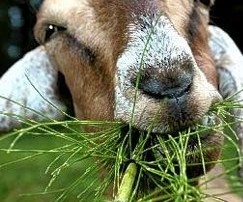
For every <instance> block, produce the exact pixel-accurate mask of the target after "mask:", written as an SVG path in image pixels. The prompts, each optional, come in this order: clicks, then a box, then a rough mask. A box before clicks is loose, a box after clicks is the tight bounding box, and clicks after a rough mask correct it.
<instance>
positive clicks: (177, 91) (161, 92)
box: [138, 72, 192, 99]
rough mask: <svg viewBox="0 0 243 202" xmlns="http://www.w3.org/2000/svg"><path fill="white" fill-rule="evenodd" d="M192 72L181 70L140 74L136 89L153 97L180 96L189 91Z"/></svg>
mask: <svg viewBox="0 0 243 202" xmlns="http://www.w3.org/2000/svg"><path fill="white" fill-rule="evenodd" d="M191 84H192V74H191V73H188V72H181V73H180V74H179V75H178V74H173V75H163V76H161V75H158V74H146V75H144V76H141V78H140V81H139V85H138V89H139V90H141V91H142V92H143V93H144V94H146V95H148V96H150V97H153V98H155V99H163V98H166V97H167V98H175V97H181V96H182V95H184V94H186V93H187V92H188V91H190V88H191Z"/></svg>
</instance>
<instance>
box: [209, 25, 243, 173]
mask: <svg viewBox="0 0 243 202" xmlns="http://www.w3.org/2000/svg"><path fill="white" fill-rule="evenodd" d="M209 33H210V41H209V45H210V48H211V52H212V55H213V58H214V61H215V64H216V68H217V72H218V76H219V91H220V94H221V95H222V97H223V98H225V99H226V98H230V100H233V101H235V102H237V103H239V104H241V105H242V106H243V55H242V53H241V51H240V50H239V48H238V47H237V46H236V44H235V42H234V41H233V40H232V39H231V38H230V36H229V35H228V34H227V33H226V32H224V31H223V30H222V29H220V28H218V27H215V26H209ZM233 115H234V119H235V121H236V122H237V124H235V126H234V127H235V128H234V129H235V132H236V134H237V135H238V138H239V146H240V151H241V155H243V109H241V108H235V109H234V110H233ZM240 166H241V167H240V173H239V174H240V176H241V177H243V163H241V165H240Z"/></svg>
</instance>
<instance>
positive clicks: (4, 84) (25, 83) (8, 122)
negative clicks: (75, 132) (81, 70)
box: [0, 47, 66, 132]
mask: <svg viewBox="0 0 243 202" xmlns="http://www.w3.org/2000/svg"><path fill="white" fill-rule="evenodd" d="M35 88H36V89H37V90H38V91H39V92H37V91H36V89H35ZM39 93H40V94H41V95H42V96H43V97H42V96H41V95H40V94H39ZM5 98H6V99H5ZM45 99H46V100H45ZM10 100H13V101H14V102H11V101H10ZM47 100H48V101H47ZM15 102H16V103H19V104H16V103H15ZM48 102H50V103H52V104H53V105H54V106H56V107H58V108H59V109H61V110H64V111H65V110H66V108H65V106H64V104H63V103H62V102H61V101H60V100H59V95H58V92H57V71H56V70H55V69H53V67H52V65H51V63H50V61H49V59H48V56H47V54H46V52H45V50H44V47H38V48H36V49H35V50H32V51H31V52H29V53H27V54H26V55H25V56H24V57H23V58H22V59H21V60H19V61H18V62H17V63H15V64H14V65H13V66H12V67H11V68H10V69H9V70H8V71H7V72H6V73H5V74H4V75H3V76H2V78H1V79H0V132H1V131H7V130H9V129H12V128H15V127H17V126H19V125H20V122H19V121H18V118H17V117H16V116H14V117H15V118H10V116H5V115H3V113H9V114H14V115H17V116H20V117H22V118H23V119H33V120H37V121H41V120H45V119H48V118H51V119H62V118H63V117H64V115H63V114H62V113H61V112H60V111H58V110H57V109H55V108H54V107H53V106H52V105H51V104H50V103H48ZM27 108H30V109H33V110H29V109H27ZM34 110H35V111H37V112H38V113H40V114H43V116H41V115H38V114H37V113H36V112H34Z"/></svg>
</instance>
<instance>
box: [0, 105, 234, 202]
mask: <svg viewBox="0 0 243 202" xmlns="http://www.w3.org/2000/svg"><path fill="white" fill-rule="evenodd" d="M232 106H234V107H239V106H238V105H237V106H236V105H235V104H233V103H232V104H231V103H221V104H217V105H215V107H214V109H213V110H214V111H213V113H214V114H216V115H217V116H219V117H222V120H223V121H222V123H221V125H219V126H218V125H210V126H203V125H197V126H195V127H193V129H190V128H189V129H186V130H185V131H183V132H179V131H178V132H176V133H175V134H166V135H165V134H154V133H151V132H150V131H146V132H145V131H139V130H137V129H134V128H132V129H131V128H130V127H127V126H126V125H124V124H122V123H120V122H103V121H101V122H98V121H78V120H76V119H72V120H69V121H54V120H53V121H51V122H48V123H37V122H34V121H31V120H27V121H26V120H24V119H21V117H19V119H20V120H22V121H24V122H25V124H26V127H25V128H23V129H19V130H15V131H13V132H12V133H10V134H8V135H6V136H2V137H1V139H0V146H1V147H0V148H1V149H0V151H1V152H2V155H1V157H2V160H1V163H0V169H2V170H3V169H5V168H7V169H9V168H10V167H11V165H15V164H16V163H18V164H16V165H17V166H16V167H19V165H21V164H26V163H27V164H29V163H30V164H31V161H33V160H34V159H37V158H41V157H42V158H46V157H47V156H48V160H47V161H46V163H44V164H43V165H42V164H41V165H40V166H42V168H43V167H44V169H45V171H44V173H45V177H46V181H45V185H43V187H41V188H43V189H42V190H41V191H40V188H39V189H38V191H37V192H39V193H36V194H27V195H25V197H26V196H29V197H30V196H31V198H32V197H37V198H41V197H47V198H48V200H50V199H51V200H56V201H65V200H72V199H73V198H75V200H76V199H77V198H78V200H86V201H87V200H88V201H102V200H103V199H102V198H103V194H104V192H105V190H106V188H107V187H109V190H110V191H111V192H114V197H115V195H116V193H117V190H120V188H121V187H120V185H121V181H122V178H123V174H124V172H125V173H126V170H127V166H128V165H130V164H133V165H135V169H134V170H135V171H136V172H135V177H134V183H133V185H132V186H131V187H132V188H131V190H130V193H128V196H127V198H128V201H133V200H136V201H149V200H152V201H163V200H164V201H169V200H170V201H171V200H172V201H192V200H194V201H201V200H203V198H205V197H206V195H204V194H203V192H202V191H201V190H200V189H198V187H194V186H192V185H193V180H194V179H189V178H188V173H187V166H188V155H189V156H190V155H198V157H199V158H200V160H201V163H200V165H201V168H202V172H206V167H207V165H208V163H210V162H206V161H205V159H204V158H205V157H204V155H203V147H202V141H203V139H204V138H206V137H207V135H209V134H210V133H211V132H212V131H213V132H219V130H221V128H222V127H224V126H228V127H229V128H230V129H231V124H230V123H228V122H226V121H225V118H226V115H230V114H229V113H228V112H226V110H225V109H226V108H227V109H229V108H230V107H232ZM232 108H233V107H232ZM85 126H89V127H93V128H100V127H103V130H102V131H100V132H95V133H87V132H82V131H80V128H82V127H85ZM223 135H224V136H225V138H226V139H227V140H228V142H230V143H231V145H232V146H231V147H234V149H235V150H237V151H239V149H238V147H237V145H236V144H235V143H234V141H233V140H232V138H230V137H229V136H228V135H226V134H223ZM199 139H201V140H199ZM41 142H42V143H41ZM190 147H191V148H197V153H196V152H194V153H193V152H191V153H190V152H189V153H188V148H190ZM5 155H6V158H4V156H5ZM238 155H239V154H238ZM237 158H238V157H235V158H234V159H237ZM30 160H31V161H30ZM223 161H224V162H227V161H233V159H232V158H231V159H230V158H229V159H225V160H223ZM25 162H26V163H25ZM211 163H212V162H211ZM191 166H197V164H196V163H195V165H193V163H191ZM104 169H107V172H104ZM69 170H70V171H71V172H72V174H68V175H66V177H65V173H68V172H69ZM73 170H75V172H73ZM97 173H103V175H102V176H100V175H99V174H97ZM63 181H64V182H65V183H61V182H63ZM34 183H37V184H39V183H38V179H37V180H36V182H34ZM144 185H146V187H148V189H146V190H145V189H144V187H145V186H144ZM18 187H19V186H18ZM27 192H29V191H27ZM30 192H31V190H30ZM35 192H36V191H35ZM23 193H26V189H24V190H22V192H21V194H23ZM15 195H16V194H15ZM116 197H119V196H116ZM75 200H74V201H75Z"/></svg>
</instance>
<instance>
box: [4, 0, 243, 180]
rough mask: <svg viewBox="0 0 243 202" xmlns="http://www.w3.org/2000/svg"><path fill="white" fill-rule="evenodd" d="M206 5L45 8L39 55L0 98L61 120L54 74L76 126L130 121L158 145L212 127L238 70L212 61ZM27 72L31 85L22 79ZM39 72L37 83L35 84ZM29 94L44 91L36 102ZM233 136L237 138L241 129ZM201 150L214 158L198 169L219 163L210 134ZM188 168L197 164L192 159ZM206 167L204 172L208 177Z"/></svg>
mask: <svg viewBox="0 0 243 202" xmlns="http://www.w3.org/2000/svg"><path fill="white" fill-rule="evenodd" d="M212 4H213V1H199V0H198V1H197V0H196V1H189V0H173V1H165V0H132V1H130V0H120V1H117V0H97V1H96V0H83V1H79V0H45V1H44V3H43V5H42V7H41V9H40V12H39V13H38V20H37V23H36V26H35V37H36V39H37V41H38V42H39V43H40V44H41V45H42V46H41V47H39V48H37V49H36V50H33V51H32V52H31V53H29V54H27V55H26V56H25V57H24V59H23V60H22V61H20V62H19V63H17V64H16V65H15V66H13V67H12V68H11V69H10V70H9V71H8V72H7V73H6V74H5V75H4V76H3V77H2V78H1V81H0V82H1V83H2V84H3V85H2V86H0V93H1V96H2V97H7V98H11V99H12V100H15V101H16V98H17V101H19V102H20V103H23V105H24V106H27V107H29V108H34V109H35V110H36V111H38V112H40V113H45V114H48V115H50V117H51V118H56V119H59V118H63V116H62V114H60V113H58V112H55V110H54V108H53V106H50V105H48V104H47V103H45V102H44V101H43V99H42V96H44V97H46V98H47V99H50V100H51V102H52V103H54V105H56V106H58V107H60V108H62V109H63V110H65V106H64V104H63V102H62V101H61V97H60V95H59V94H58V89H57V85H56V81H57V72H61V73H62V74H63V75H64V77H65V81H66V84H67V86H68V88H69V90H70V93H71V96H72V102H73V106H74V110H75V116H76V117H77V118H78V119H81V120H111V121H113V120H119V121H122V122H124V123H127V124H130V122H131V116H133V117H132V119H133V122H132V125H133V127H135V128H137V129H139V130H142V131H148V130H150V127H151V125H152V127H153V128H152V132H153V133H156V134H161V135H162V136H166V135H167V134H169V133H173V134H176V133H178V131H180V130H184V129H186V128H189V127H192V126H193V125H195V124H196V123H198V122H200V123H203V124H206V125H207V124H209V125H210V124H213V122H214V121H215V120H217V119H216V117H214V116H208V114H207V112H208V110H209V108H210V107H211V106H212V104H214V103H216V102H220V101H221V100H222V97H223V98H226V97H228V96H230V95H232V94H233V93H234V92H236V91H237V90H239V89H240V88H241V87H242V82H241V80H240V79H238V77H237V76H239V77H240V75H233V76H231V74H229V72H237V71H238V68H239V66H238V64H239V63H236V65H235V66H234V65H232V64H233V63H234V62H235V61H234V56H232V55H230V53H229V52H227V51H225V55H226V56H230V58H232V60H230V63H228V64H229V66H225V65H224V63H223V62H224V59H222V58H219V57H221V56H222V55H223V53H222V52H219V51H218V50H219V49H220V48H218V49H217V48H216V49H215V46H214V45H215V44H217V42H215V41H214V39H215V38H217V33H216V34H215V33H214V31H215V29H216V28H211V29H209V30H208V9H209V7H210V6H211V5H212ZM178 11H179V12H178ZM209 32H210V33H211V34H212V35H211V39H212V40H211V41H209V36H210V35H209V34H208V33H209ZM220 34H221V35H222V33H221V32H220ZM227 40H228V39H227ZM210 43H211V44H210ZM223 49H224V48H223ZM225 49H227V48H225ZM225 49H224V50H225ZM237 50H238V49H237ZM212 53H213V54H212ZM239 58H241V62H242V56H241V55H240V57H239ZM227 59H229V58H227ZM32 61H33V63H32ZM214 61H216V65H217V66H216V65H215V63H214ZM237 62H238V61H237ZM240 64H242V63H240ZM231 66H233V67H234V68H233V69H232V70H231V69H229V68H228V67H231ZM217 67H218V68H217ZM26 70H27V75H28V74H29V75H30V76H28V78H23V75H24V74H25V73H23V72H25V71H26ZM16 71H19V73H16ZM37 71H38V72H40V73H39V74H38V75H39V77H38V78H35V79H34V80H32V76H34V77H35V74H36V72H37ZM38 72H37V73H38ZM14 77H15V78H14ZM236 77H237V79H235V78H236ZM28 80H30V81H31V84H27V83H28ZM228 81H232V82H231V83H229V82H228ZM234 82H236V84H237V85H236V84H235V85H233V86H232V85H231V84H232V83H234ZM16 83H18V84H17V86H19V87H20V90H18V91H16V90H15V89H16V85H15V84H16ZM42 84H45V85H46V86H42ZM36 85H37V87H36V88H38V89H41V88H42V89H43V91H42V90H40V92H36V89H35V88H33V86H36ZM38 86H39V87H40V88H39V87H38ZM236 86H237V87H236ZM6 87H7V89H9V88H10V90H6V89H5V88H6ZM11 90H12V92H11ZM4 92H6V93H4ZM30 93H31V94H32V93H33V96H29V95H30ZM40 94H41V95H42V96H41V95H40ZM239 96H240V94H239ZM31 98H33V100H32V99H31ZM237 99H238V98H237ZM239 100H240V99H239ZM4 108H6V109H7V110H8V111H7V113H8V114H9V113H17V114H19V115H24V116H25V117H28V118H33V119H37V120H38V119H40V117H39V116H38V115H36V114H35V113H33V112H26V110H23V109H21V107H16V106H15V105H14V104H12V103H11V102H10V101H9V100H7V101H6V100H4V99H3V100H1V102H0V111H3V112H6V110H5V109H4ZM25 109H26V108H25ZM50 109H51V110H50ZM235 113H237V114H240V115H241V114H242V112H241V111H239V110H238V111H237V112H235ZM0 120H1V125H0V128H1V130H2V131H3V130H4V131H6V130H8V129H9V128H13V127H16V126H18V124H20V123H19V122H18V121H16V120H15V119H11V118H8V117H6V116H0ZM238 129H239V131H238V133H239V134H241V131H242V127H241V126H239V127H238ZM240 137H241V136H240ZM241 139H243V138H241ZM201 142H202V144H205V145H206V146H207V147H209V148H213V149H211V150H209V151H205V153H204V156H205V157H206V159H205V161H206V162H214V161H216V160H217V159H218V158H219V155H220V151H221V146H222V144H223V137H222V135H221V134H220V133H216V132H215V133H213V134H207V135H206V138H205V137H204V138H202V140H201ZM191 161H192V162H193V163H198V159H197V158H195V159H192V160H191ZM212 167H213V164H208V165H207V166H206V169H207V171H209V170H210V169H211V168H212ZM203 172H204V171H203V169H201V166H199V168H198V169H194V171H193V172H188V175H189V176H190V177H191V178H194V177H197V176H200V175H202V174H203Z"/></svg>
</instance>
